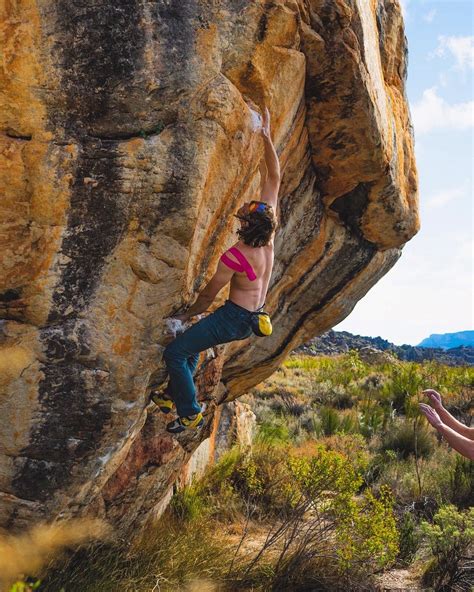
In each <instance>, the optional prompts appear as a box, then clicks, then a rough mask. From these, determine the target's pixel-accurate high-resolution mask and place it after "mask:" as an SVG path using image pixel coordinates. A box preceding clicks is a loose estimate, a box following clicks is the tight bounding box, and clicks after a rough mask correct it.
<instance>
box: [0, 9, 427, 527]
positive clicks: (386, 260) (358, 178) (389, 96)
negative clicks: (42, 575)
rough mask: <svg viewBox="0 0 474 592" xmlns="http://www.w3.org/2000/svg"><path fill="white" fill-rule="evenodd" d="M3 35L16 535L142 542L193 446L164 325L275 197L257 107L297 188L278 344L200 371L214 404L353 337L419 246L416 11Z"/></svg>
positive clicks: (85, 15)
mask: <svg viewBox="0 0 474 592" xmlns="http://www.w3.org/2000/svg"><path fill="white" fill-rule="evenodd" d="M0 14H1V24H0V27H1V31H2V37H1V39H2V44H3V47H2V68H1V69H0V190H1V193H2V201H1V204H0V223H1V234H0V241H1V253H2V258H1V273H0V282H1V285H0V317H1V318H2V319H3V322H2V324H1V342H0V343H1V352H0V389H1V392H0V417H1V425H0V492H1V493H0V525H2V526H6V527H9V528H22V527H23V526H24V525H26V524H28V523H30V522H31V521H33V520H38V519H45V518H47V519H52V518H54V517H56V516H58V515H60V516H69V515H78V514H84V513H91V514H96V515H100V516H105V517H106V518H108V519H109V520H110V521H112V522H113V523H115V524H116V525H118V526H119V527H120V528H121V529H122V531H124V532H125V531H126V530H127V529H130V528H132V527H134V528H136V526H137V525H140V524H143V523H144V522H145V521H146V519H147V518H148V517H150V516H152V515H153V512H154V511H155V509H156V508H158V507H159V506H160V500H162V498H163V497H164V496H165V493H166V492H168V491H169V488H170V484H172V483H173V482H174V481H175V480H176V478H177V475H179V472H180V470H181V468H182V467H183V465H184V463H186V462H187V460H188V459H189V455H190V452H191V451H192V450H193V449H194V448H196V447H197V446H198V444H199V441H196V442H192V441H191V442H188V443H187V444H186V445H185V446H184V448H183V447H182V446H180V444H178V443H177V442H176V441H175V440H174V439H172V438H171V437H169V436H168V435H166V434H165V433H164V419H163V418H162V417H161V416H160V415H159V414H157V413H153V412H152V410H151V409H150V408H149V407H147V386H148V385H149V383H150V381H151V380H152V379H153V380H154V381H155V382H158V383H160V382H163V380H164V375H163V371H162V370H163V367H162V362H161V353H162V350H163V347H164V345H165V343H166V336H165V335H164V331H163V328H164V321H163V319H164V318H165V317H167V316H169V315H170V314H171V313H173V312H175V311H176V310H178V309H179V308H180V307H181V306H182V305H185V304H187V303H189V302H191V301H192V300H193V299H194V298H195V296H196V294H197V292H198V291H199V290H200V289H201V288H202V287H203V286H204V284H205V282H206V281H207V280H208V279H209V278H210V277H211V275H212V274H213V272H214V269H215V266H216V263H217V260H218V257H219V255H220V253H221V251H222V250H223V249H224V248H226V247H228V246H229V245H230V244H231V242H232V241H233V240H234V236H235V235H234V230H235V227H234V224H235V222H233V220H234V219H233V218H232V216H231V214H232V213H233V212H234V211H235V210H236V209H237V207H238V206H239V204H241V203H242V202H243V201H244V200H249V199H251V198H254V197H255V195H256V193H257V191H258V184H259V176H258V172H257V171H258V162H259V159H260V156H261V154H262V144H261V140H260V138H259V136H258V134H255V133H254V131H253V128H252V115H251V111H250V110H249V107H248V105H247V103H246V100H251V101H253V102H254V103H256V104H258V105H260V106H262V105H263V104H266V105H268V107H269V108H270V111H271V113H272V116H273V135H274V140H275V143H276V146H277V148H278V151H279V154H280V159H281V164H282V170H283V179H282V187H281V193H280V195H281V211H280V228H279V231H278V235H277V238H276V264H275V269H274V273H273V276H272V281H271V287H270V292H269V295H268V300H267V308H268V311H269V312H270V313H271V314H272V316H273V322H274V326H275V332H274V334H273V335H272V337H270V338H266V339H264V340H263V339H259V338H251V339H249V340H248V341H246V342H240V343H236V344H233V345H231V346H229V347H227V349H225V348H218V350H219V351H217V352H215V353H214V354H212V352H211V354H212V355H208V356H203V364H202V365H201V367H200V369H199V371H198V377H197V381H198V384H199V386H200V392H201V396H202V397H203V398H208V399H212V400H213V401H215V402H216V403H219V402H222V401H223V400H224V399H228V400H231V399H234V398H236V397H237V396H238V395H239V394H242V393H243V392H245V390H246V389H247V388H248V387H250V386H253V385H255V384H256V383H258V382H259V381H261V380H262V379H264V378H265V377H267V376H268V375H270V374H271V372H272V371H273V370H274V369H275V368H276V367H277V365H278V364H279V363H280V362H281V361H282V360H283V359H284V358H285V356H286V355H287V354H288V353H289V352H290V351H291V350H292V349H293V348H294V347H295V346H297V345H299V344H301V343H304V342H305V341H307V340H308V339H309V338H310V337H312V336H314V335H316V334H319V333H322V332H324V331H326V330H327V329H329V328H330V327H332V326H333V325H335V324H337V323H338V322H340V321H341V320H342V319H343V318H344V317H345V316H347V314H348V313H349V312H350V311H351V310H352V308H353V307H354V305H355V303H356V302H357V301H358V300H359V299H360V298H362V297H363V296H364V294H365V293H366V292H367V291H368V290H369V289H370V288H371V286H372V285H374V284H375V283H376V282H377V281H378V279H379V278H380V277H381V276H383V275H384V274H385V273H386V272H387V270H389V269H390V267H391V266H392V265H393V264H394V263H395V262H396V261H397V259H398V257H399V256H400V252H401V251H400V249H401V247H402V246H403V244H404V243H405V242H406V241H407V240H409V239H410V238H411V237H412V236H413V235H414V234H415V233H416V231H417V229H418V213H417V181H416V169H415V163H414V156H413V146H412V134H411V126H410V118H409V113H408V107H407V102H406V99H405V95H404V81H405V75H406V40H405V36H404V31H403V23H402V18H401V14H400V7H399V5H398V2H397V1H396V0H371V1H370V2H369V1H367V0H276V1H273V2H268V1H266V0H214V1H212V2H210V1H209V0H185V1H183V2H172V1H170V0H156V1H155V2H147V1H145V0H114V2H110V1H107V0H96V1H95V2H89V1H88V0H85V1H83V2H74V3H71V2H69V1H66V0H54V1H53V0H41V1H39V0H19V1H17V2H7V3H5V4H4V5H3V7H2V8H1V9H0ZM224 297H225V295H224V296H223V297H222V298H224ZM210 409H211V416H212V413H213V412H214V410H215V406H214V405H213V404H211V405H210ZM216 421H217V420H216ZM212 425H213V421H212V420H211V418H210V419H209V422H208V428H207V431H205V432H204V433H203V434H202V435H201V440H202V439H203V438H205V437H207V436H208V435H209V433H210V430H211V428H212Z"/></svg>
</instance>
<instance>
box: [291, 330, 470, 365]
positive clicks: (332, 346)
mask: <svg viewBox="0 0 474 592" xmlns="http://www.w3.org/2000/svg"><path fill="white" fill-rule="evenodd" d="M351 350H352V351H358V352H361V354H362V355H364V354H365V353H370V351H371V352H379V353H380V352H385V353H386V354H389V355H391V356H394V357H395V358H396V359H398V360H403V361H406V362H424V361H430V360H433V361H436V362H439V363H440V364H445V365H446V366H474V347H472V346H459V347H455V348H451V349H441V348H439V347H438V348H433V347H420V346H413V345H406V344H405V345H394V344H393V343H390V342H389V341H387V340H386V339H382V338H381V337H363V336H361V335H353V334H352V333H348V332H347V331H328V332H327V333H324V334H323V335H319V336H318V337H315V338H314V339H311V340H310V341H308V342H307V343H305V344H304V345H302V346H300V347H298V348H296V350H295V353H303V354H306V355H310V356H322V355H329V356H331V355H337V354H342V353H347V352H349V351H351ZM374 359H376V356H374ZM387 359H388V358H387Z"/></svg>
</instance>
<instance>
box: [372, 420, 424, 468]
mask: <svg viewBox="0 0 474 592" xmlns="http://www.w3.org/2000/svg"><path fill="white" fill-rule="evenodd" d="M380 449H381V450H382V451H386V450H393V451H395V452H396V453H397V455H398V457H399V458H402V459H407V458H408V457H409V456H410V455H413V454H415V451H416V453H417V455H418V456H420V457H428V456H430V454H432V452H433V450H434V441H433V436H432V435H431V433H430V432H428V431H427V430H426V429H425V428H424V427H420V426H418V427H416V429H414V426H413V423H412V422H408V421H404V422H403V423H401V424H399V425H398V426H393V427H392V429H390V430H389V431H388V432H387V433H386V434H385V435H384V436H383V439H382V444H381V447H380Z"/></svg>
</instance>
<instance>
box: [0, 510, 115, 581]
mask: <svg viewBox="0 0 474 592" xmlns="http://www.w3.org/2000/svg"><path fill="white" fill-rule="evenodd" d="M109 532H110V531H109V528H108V527H107V525H106V524H105V523H104V522H102V521H101V520H89V519H82V520H71V521H68V522H57V523H54V524H40V525H38V526H35V527H34V528H32V529H31V530H30V531H29V532H27V533H26V534H22V535H17V536H13V535H6V534H4V535H2V536H1V537H0V583H1V584H2V587H4V588H7V587H8V586H9V585H11V584H12V583H13V582H15V581H16V580H18V579H20V578H22V577H24V576H25V575H29V574H37V573H39V571H40V570H41V569H42V568H43V567H44V566H45V565H46V564H47V563H48V562H49V561H51V559H52V558H53V557H55V556H57V555H58V554H59V553H60V552H61V551H62V550H63V549H65V548H67V547H76V546H78V545H81V544H84V543H86V542H88V541H91V540H94V539H98V538H103V537H104V536H107V534H108V533H109Z"/></svg>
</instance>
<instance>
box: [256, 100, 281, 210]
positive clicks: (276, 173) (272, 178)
mask: <svg viewBox="0 0 474 592" xmlns="http://www.w3.org/2000/svg"><path fill="white" fill-rule="evenodd" d="M262 136H263V147H264V158H265V168H266V178H265V181H264V182H263V187H262V193H261V196H260V199H261V201H264V202H266V203H268V204H270V205H271V206H272V207H273V209H274V210H275V213H276V208H277V205H278V190H279V189H280V161H279V160H278V155H277V153H276V150H275V146H274V145H273V142H272V137H271V130H270V112H269V110H268V109H267V108H265V111H264V114H263V126H262ZM260 174H262V167H260Z"/></svg>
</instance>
